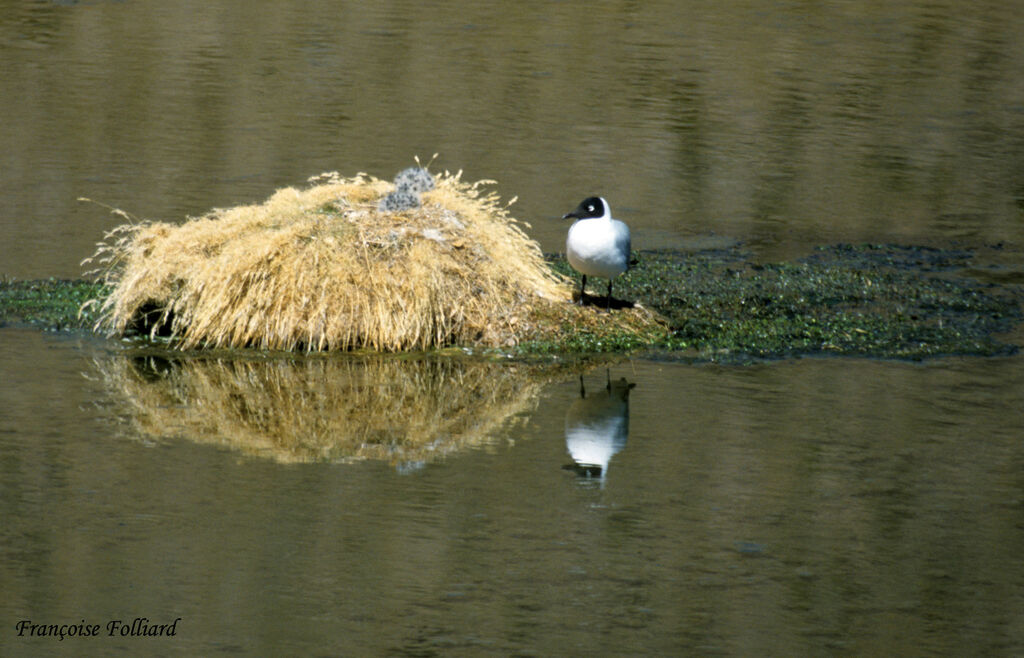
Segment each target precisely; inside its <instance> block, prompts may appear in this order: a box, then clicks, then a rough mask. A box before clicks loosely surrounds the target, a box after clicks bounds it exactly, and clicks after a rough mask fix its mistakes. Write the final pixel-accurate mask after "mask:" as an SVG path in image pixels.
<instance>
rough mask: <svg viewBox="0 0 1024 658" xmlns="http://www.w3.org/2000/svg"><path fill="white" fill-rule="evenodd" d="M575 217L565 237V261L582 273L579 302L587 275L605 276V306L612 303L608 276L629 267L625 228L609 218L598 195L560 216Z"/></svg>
mask: <svg viewBox="0 0 1024 658" xmlns="http://www.w3.org/2000/svg"><path fill="white" fill-rule="evenodd" d="M570 217H572V218H575V219H576V221H575V222H573V224H572V226H570V227H569V235H568V237H567V238H566V240H565V252H566V256H568V258H569V264H570V265H572V267H573V269H575V270H576V271H577V272H579V273H580V274H582V275H583V282H582V283H581V284H580V305H582V304H583V297H584V291H585V290H586V287H587V275H588V274H589V275H590V276H601V277H605V278H607V279H608V300H607V307H608V308H611V305H612V279H614V278H615V277H617V276H618V275H620V274H622V273H623V272H625V271H626V270H627V269H628V268H629V246H630V243H629V227H628V226H626V224H625V223H624V222H620V221H619V220H617V219H612V213H611V210H610V209H609V208H608V202H607V201H605V200H604V199H603V198H601V197H597V196H592V197H587V198H586V199H584V200H583V201H582V202H581V203H580V205H579V206H577V207H576V209H575V210H573V211H572V212H570V213H567V214H566V215H565V216H564V217H562V219H569V218H570Z"/></svg>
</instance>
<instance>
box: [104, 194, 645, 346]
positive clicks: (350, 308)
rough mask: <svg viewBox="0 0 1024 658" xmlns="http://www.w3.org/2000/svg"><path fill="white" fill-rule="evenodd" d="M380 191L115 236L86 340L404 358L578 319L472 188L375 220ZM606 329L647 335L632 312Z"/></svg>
mask: <svg viewBox="0 0 1024 658" xmlns="http://www.w3.org/2000/svg"><path fill="white" fill-rule="evenodd" d="M390 189H392V186H391V184H390V183H387V182H383V181H379V180H375V179H371V178H367V177H365V176H358V177H356V178H352V179H339V178H337V177H336V176H334V175H331V176H330V177H328V179H327V180H326V182H325V183H323V184H318V185H314V186H313V187H310V188H309V189H305V190H297V189H294V188H286V189H283V190H280V191H278V192H277V193H276V194H275V195H274V196H272V197H271V198H270V199H269V200H268V201H267V202H266V203H264V204H262V205H253V206H240V207H236V208H230V209H227V210H214V211H212V212H211V213H209V214H208V215H206V216H204V217H200V218H197V219H192V220H190V221H188V222H186V223H185V224H183V225H181V226H174V225H171V224H166V223H144V224H138V225H126V226H123V227H120V228H118V229H115V230H114V231H113V232H112V233H111V234H110V236H109V237H110V238H111V239H112V240H113V242H112V243H111V244H108V245H106V246H104V247H101V249H100V251H99V253H98V257H99V258H100V260H102V261H105V262H107V263H108V266H109V269H108V271H107V274H106V281H107V283H108V284H109V285H110V286H111V289H112V291H111V293H110V295H109V296H108V297H107V298H106V299H105V300H104V301H103V302H102V304H101V308H100V314H101V320H100V322H99V323H98V328H104V329H107V330H110V331H112V332H114V333H124V332H125V331H127V330H130V329H132V328H135V329H142V330H144V331H148V332H150V333H151V334H154V335H155V334H158V333H162V334H168V335H170V336H171V337H172V339H174V340H175V342H176V343H177V344H178V345H179V346H180V347H182V348H185V349H188V348H193V347H243V346H253V347H259V348H264V349H285V350H292V349H317V350H322V349H349V348H352V347H357V346H362V347H369V348H372V349H375V350H408V349H427V348H433V347H438V346H443V345H451V344H460V345H483V346H506V345H514V344H516V343H518V342H520V341H521V340H523V339H524V337H527V336H532V335H534V334H536V333H538V332H541V333H543V332H544V331H545V329H544V328H542V327H540V326H539V325H540V324H542V323H547V324H548V325H550V326H552V327H557V326H558V322H557V321H556V322H555V323H551V318H552V316H553V315H555V316H557V320H559V321H560V320H562V319H565V318H569V317H575V316H577V315H579V313H580V312H579V310H577V309H574V308H573V307H572V306H571V305H570V304H569V303H568V301H569V298H570V294H571V293H570V286H569V285H568V284H567V282H566V281H565V279H563V278H562V277H560V276H559V275H557V274H555V273H553V272H552V271H551V269H550V268H549V267H548V266H547V264H546V263H545V262H544V259H543V256H542V254H541V252H540V249H539V248H538V246H537V244H536V243H535V242H533V241H532V240H530V239H529V238H528V237H527V236H526V235H525V234H524V233H523V232H522V231H521V230H520V229H519V227H518V226H517V225H516V220H514V219H513V218H512V217H511V216H510V215H509V214H508V212H507V211H506V209H505V208H503V207H500V206H499V205H498V200H497V198H496V197H495V196H493V195H490V196H481V194H480V193H479V191H478V184H475V185H469V184H466V183H463V182H461V181H460V180H459V176H458V175H455V176H451V175H444V176H441V177H439V179H438V180H437V186H436V189H433V190H430V191H428V192H425V193H424V194H423V197H422V201H423V205H422V206H421V207H418V208H414V209H410V210H405V211H401V212H394V213H389V212H382V211H380V210H378V202H379V200H380V198H381V197H382V196H383V195H384V194H385V193H386V192H388V191H389V190H390ZM587 315H588V316H595V313H593V310H592V309H588V310H587ZM612 315H624V316H630V317H634V316H635V318H634V320H633V321H634V323H635V324H636V325H637V326H638V327H648V326H650V325H651V323H652V320H651V317H650V314H649V313H646V312H641V311H640V310H639V309H638V310H635V311H630V312H626V313H622V314H612ZM592 321H593V322H599V323H608V321H607V320H604V319H601V318H600V317H596V318H595V319H593V320H592ZM611 322H612V323H614V324H616V326H619V325H622V322H623V318H621V317H618V318H615V319H614V320H612V321H611ZM551 331H554V329H551Z"/></svg>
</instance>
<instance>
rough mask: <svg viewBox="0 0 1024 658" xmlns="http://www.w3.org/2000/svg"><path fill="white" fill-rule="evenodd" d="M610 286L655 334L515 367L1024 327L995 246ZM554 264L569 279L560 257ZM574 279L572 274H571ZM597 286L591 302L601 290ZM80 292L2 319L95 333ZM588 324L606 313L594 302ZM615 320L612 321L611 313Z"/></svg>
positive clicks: (1, 289) (912, 341)
mask: <svg viewBox="0 0 1024 658" xmlns="http://www.w3.org/2000/svg"><path fill="white" fill-rule="evenodd" d="M635 256H636V258H637V263H636V264H635V266H634V267H633V268H632V269H631V270H630V271H629V272H627V273H626V274H625V275H623V276H621V277H619V278H618V279H616V282H615V289H614V296H615V299H614V300H613V306H615V305H621V304H626V303H629V302H632V301H638V302H640V303H641V304H643V305H644V306H646V307H647V308H650V309H652V310H654V311H656V312H657V313H659V314H661V315H662V316H663V317H664V318H665V323H664V325H663V327H662V328H661V329H660V330H658V331H654V332H651V331H647V332H644V333H642V334H636V333H630V332H617V331H609V330H607V329H605V328H596V327H597V325H593V326H588V325H573V326H562V327H558V329H559V330H558V331H556V332H554V335H556V336H557V337H556V338H553V339H548V340H534V341H526V342H524V343H522V344H520V345H519V346H517V347H516V348H515V354H517V355H520V356H530V355H544V354H567V353H574V354H576V353H602V352H612V353H621V352H636V351H640V352H643V353H645V354H649V355H652V356H660V357H668V358H683V359H692V360H714V361H735V360H745V359H752V358H753V359H760V358H787V357H792V356H799V355H855V356H870V357H878V358H897V359H920V358H926V357H930V356H939V355H978V356H990V355H998V354H1009V353H1013V352H1015V351H1016V350H1017V349H1018V348H1017V346H1016V345H1014V344H1012V343H1010V342H1007V341H1005V340H1003V339H1001V335H1002V334H1004V333H1006V332H1008V331H1010V330H1012V329H1013V328H1014V327H1015V326H1017V324H1019V322H1020V321H1021V317H1022V301H1024V286H1022V277H1021V275H1020V268H1019V266H1015V265H1005V264H1000V263H1005V262H1010V263H1013V262H1016V259H1013V258H1007V257H1003V256H1004V254H1003V253H1002V250H1001V249H1000V248H999V247H988V248H984V249H934V248H927V247H909V246H900V245H856V246H853V245H833V246H828V247H820V248H818V249H815V250H814V251H813V252H812V253H811V254H810V255H808V256H807V257H805V258H802V259H800V260H797V261H793V262H784V263H757V262H754V261H753V260H752V259H751V258H750V256H749V254H747V253H745V252H744V250H743V248H742V247H735V248H732V249H724V250H706V251H698V252H693V253H685V252H678V251H642V252H636V254H635ZM549 262H550V263H551V266H552V267H553V268H554V269H555V270H556V271H559V272H562V273H565V274H568V275H570V276H572V275H573V274H574V273H573V272H572V271H571V269H570V268H569V266H568V264H567V263H566V262H565V260H564V258H562V257H557V256H552V257H549ZM577 276H578V275H577ZM603 289H604V285H603V280H598V281H597V284H595V285H592V286H591V288H590V290H591V291H592V292H595V293H597V292H600V291H603ZM103 292H104V291H103V289H102V286H101V285H100V284H97V283H93V282H89V281H83V280H57V279H46V280H36V281H10V280H4V281H0V321H2V322H3V323H4V324H11V323H28V324H31V325H35V326H39V327H42V328H45V329H51V330H66V329H89V328H91V327H92V325H93V323H94V322H95V317H94V316H93V315H92V313H91V310H90V309H89V308H86V310H85V312H83V313H81V314H80V313H79V309H80V308H81V307H82V305H83V304H84V303H85V302H86V301H87V300H89V299H93V298H96V297H98V296H101V295H102V294H103ZM588 301H590V302H592V303H593V308H592V309H591V310H592V312H593V313H606V312H607V311H605V310H603V305H604V301H605V300H604V298H603V297H601V296H595V297H594V298H591V299H589V300H588ZM612 312H613V313H614V312H615V311H614V310H613V311H612Z"/></svg>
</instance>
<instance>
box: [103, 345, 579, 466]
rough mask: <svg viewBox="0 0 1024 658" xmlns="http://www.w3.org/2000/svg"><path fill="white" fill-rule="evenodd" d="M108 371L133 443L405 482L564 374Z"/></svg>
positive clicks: (484, 369)
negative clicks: (378, 467) (203, 446)
mask: <svg viewBox="0 0 1024 658" xmlns="http://www.w3.org/2000/svg"><path fill="white" fill-rule="evenodd" d="M95 364H96V368H97V370H98V371H99V372H100V374H101V378H102V380H103V381H104V382H105V384H106V385H107V387H108V388H109V389H110V391H111V393H112V396H113V398H114V399H115V400H117V401H118V402H119V403H120V404H123V406H124V407H126V408H127V413H126V416H127V418H128V419H129V422H130V423H131V426H132V433H133V434H134V435H137V436H140V437H142V438H144V439H147V440H166V439H178V438H186V439H189V440H191V441H195V442H197V443H209V444H214V445H218V446H222V447H227V448H230V449H232V450H237V451H238V452H240V453H243V454H246V455H251V456H258V457H263V458H268V459H271V460H274V461H277V462H280V463H307V462H350V461H358V460H365V459H373V460H382V461H385V462H388V463H391V464H394V465H395V466H396V468H397V469H398V470H399V471H400V472H408V471H410V470H415V469H416V468H418V467H419V466H421V465H422V464H424V463H426V462H430V461H434V460H436V459H439V458H442V457H444V456H446V455H448V454H451V453H453V452H456V451H459V450H461V449H463V448H466V447H470V446H477V445H480V444H483V443H485V442H487V441H488V440H490V438H491V437H492V436H493V435H494V434H495V433H496V431H497V430H499V429H500V428H502V427H503V426H505V425H506V424H507V423H509V422H513V421H514V419H515V418H516V417H517V416H519V415H521V414H523V413H525V412H528V411H530V410H532V409H533V408H534V407H535V406H536V403H537V399H538V395H539V392H540V390H541V388H542V387H543V386H544V385H545V384H547V383H549V382H550V381H552V380H553V378H554V377H556V376H558V375H559V374H560V372H561V370H562V367H561V366H530V365H524V364H512V365H510V364H508V363H497V362H486V361H471V360H468V359H456V358H441V357H438V358H418V359H408V358H396V357H390V356H380V355H372V356H370V355H367V356H363V357H337V356H335V357H330V358H320V357H309V358H287V359H286V358H282V359H261V360H256V359H244V358H232V359H226V358H198V357H194V358H190V357H184V356H177V355H167V354H145V355H134V356H126V355H112V356H110V357H108V358H103V359H97V360H96V361H95Z"/></svg>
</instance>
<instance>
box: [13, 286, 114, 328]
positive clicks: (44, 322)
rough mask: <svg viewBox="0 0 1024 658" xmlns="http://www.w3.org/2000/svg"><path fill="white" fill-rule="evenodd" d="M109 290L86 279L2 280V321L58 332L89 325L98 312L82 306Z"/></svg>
mask: <svg viewBox="0 0 1024 658" xmlns="http://www.w3.org/2000/svg"><path fill="white" fill-rule="evenodd" d="M106 293H107V288H106V287H105V286H104V284H103V283H101V282H97V281H87V280H84V279H77V280H69V279H55V278H49V279H38V280H31V281H19V280H14V279H9V280H0V324H2V323H4V322H24V323H26V324H31V325H35V326H39V327H44V328H46V329H53V330H57V331H60V330H63V329H83V328H86V327H90V326H92V324H93V323H94V322H95V321H96V314H95V312H94V311H92V310H91V309H90V308H86V309H85V311H84V312H80V309H81V308H82V307H83V305H85V304H86V302H88V301H89V300H90V299H95V298H96V297H101V296H103V295H105V294H106Z"/></svg>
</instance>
